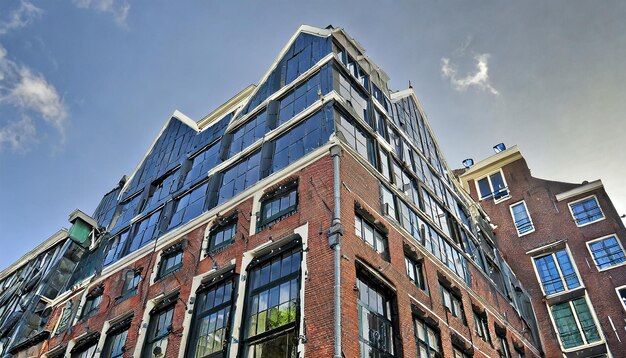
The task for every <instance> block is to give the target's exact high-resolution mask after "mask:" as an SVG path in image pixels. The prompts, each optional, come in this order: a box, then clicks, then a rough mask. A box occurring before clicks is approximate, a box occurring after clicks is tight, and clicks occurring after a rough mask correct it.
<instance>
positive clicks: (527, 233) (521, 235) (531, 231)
mask: <svg viewBox="0 0 626 358" xmlns="http://www.w3.org/2000/svg"><path fill="white" fill-rule="evenodd" d="M533 232H535V228H533V229H532V230H530V231H527V232H525V233H523V234H520V233H519V231H518V232H517V237H524V236H526V235H530V234H532V233H533Z"/></svg>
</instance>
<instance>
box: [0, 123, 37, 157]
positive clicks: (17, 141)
mask: <svg viewBox="0 0 626 358" xmlns="http://www.w3.org/2000/svg"><path fill="white" fill-rule="evenodd" d="M36 132H37V130H36V128H35V122H34V121H33V120H32V119H31V118H30V117H28V116H22V119H20V120H19V121H16V122H11V123H9V124H7V125H6V126H4V127H0V153H1V152H2V151H3V149H4V147H8V148H9V149H10V150H12V151H15V152H24V151H27V150H28V147H29V145H30V144H31V143H33V142H35V141H36V140H37V139H36Z"/></svg>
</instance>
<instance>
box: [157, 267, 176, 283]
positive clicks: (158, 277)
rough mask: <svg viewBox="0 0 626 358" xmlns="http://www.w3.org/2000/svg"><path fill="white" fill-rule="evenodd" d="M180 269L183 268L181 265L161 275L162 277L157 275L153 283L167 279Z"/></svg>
mask: <svg viewBox="0 0 626 358" xmlns="http://www.w3.org/2000/svg"><path fill="white" fill-rule="evenodd" d="M182 267H183V265H180V266H178V267H176V268H174V269H172V270H170V271H168V272H165V273H163V274H162V275H159V276H157V277H155V279H154V282H153V283H157V282H159V281H161V280H164V279H166V278H168V277H170V276H173V275H174V274H176V273H177V272H178V271H180V270H181V269H182Z"/></svg>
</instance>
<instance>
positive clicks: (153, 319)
mask: <svg viewBox="0 0 626 358" xmlns="http://www.w3.org/2000/svg"><path fill="white" fill-rule="evenodd" d="M175 308H176V301H173V302H170V303H168V304H166V305H165V306H164V307H159V309H157V310H154V309H153V311H151V312H150V316H149V317H150V318H149V320H148V327H147V328H146V335H145V338H144V341H143V343H142V345H141V355H140V357H141V358H152V357H153V356H154V355H153V353H152V352H153V351H154V346H153V345H154V344H155V343H157V342H159V347H161V346H162V343H161V342H162V341H163V340H165V341H166V342H167V343H169V337H168V336H169V335H170V333H172V332H173V327H172V321H173V320H174V310H175ZM170 311H171V315H170V317H169V324H168V325H167V326H166V327H165V329H164V332H163V333H162V334H161V335H159V336H155V337H151V336H153V335H154V334H155V333H156V332H157V328H158V327H157V325H158V323H159V322H157V321H158V320H159V319H160V317H161V315H165V316H166V317H165V322H167V321H168V317H167V315H168V314H169V313H170ZM165 322H164V323H165ZM167 343H166V345H165V350H162V354H163V356H165V353H166V352H165V351H166V350H167V345H168V344H167ZM148 347H152V351H151V352H148V351H147V350H146V348H148Z"/></svg>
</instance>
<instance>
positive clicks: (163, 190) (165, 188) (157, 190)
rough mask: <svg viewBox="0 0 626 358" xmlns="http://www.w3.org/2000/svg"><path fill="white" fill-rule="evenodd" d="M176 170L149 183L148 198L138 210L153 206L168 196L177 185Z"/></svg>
mask: <svg viewBox="0 0 626 358" xmlns="http://www.w3.org/2000/svg"><path fill="white" fill-rule="evenodd" d="M178 177H179V175H178V170H176V171H174V172H172V173H170V174H168V175H167V176H165V177H163V178H160V179H158V180H156V181H155V182H153V183H152V184H151V185H150V191H149V193H148V198H146V201H145V202H144V204H143V207H142V208H141V210H140V211H143V210H144V209H149V208H152V207H154V205H155V204H157V203H159V202H161V201H163V200H164V199H166V198H168V197H169V196H170V193H172V192H174V191H175V190H176V189H177V187H178Z"/></svg>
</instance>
